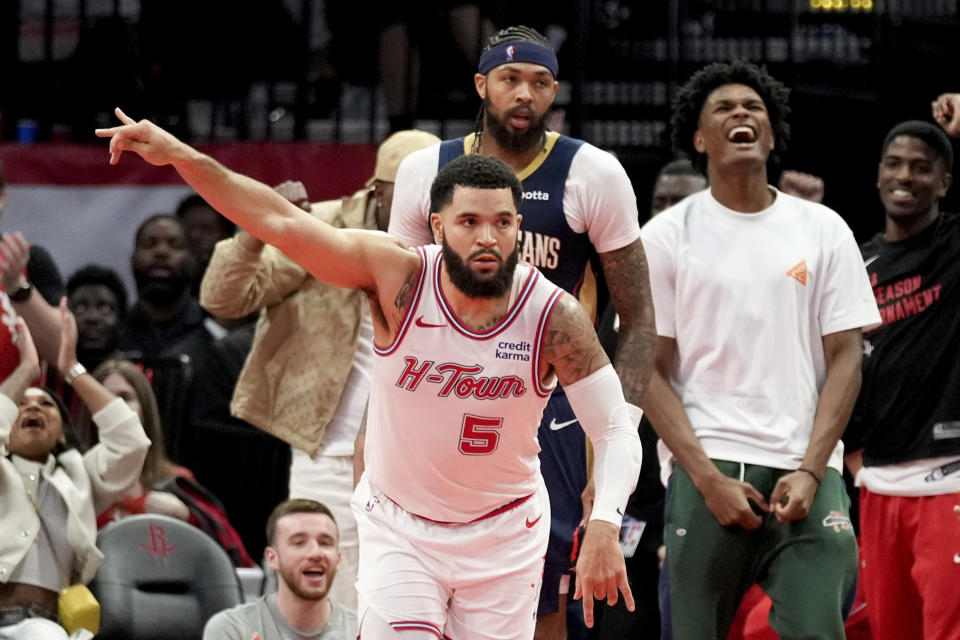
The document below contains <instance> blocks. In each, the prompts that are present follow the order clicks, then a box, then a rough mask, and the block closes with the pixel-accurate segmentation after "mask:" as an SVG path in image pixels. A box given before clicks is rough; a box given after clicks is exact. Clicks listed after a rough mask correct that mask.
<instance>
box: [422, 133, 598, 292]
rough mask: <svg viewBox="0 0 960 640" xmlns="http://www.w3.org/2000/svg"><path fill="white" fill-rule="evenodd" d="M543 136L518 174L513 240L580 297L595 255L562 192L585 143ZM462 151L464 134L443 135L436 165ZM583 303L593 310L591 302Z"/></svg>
mask: <svg viewBox="0 0 960 640" xmlns="http://www.w3.org/2000/svg"><path fill="white" fill-rule="evenodd" d="M547 140H548V143H547V145H546V146H545V147H544V149H543V152H542V154H541V156H539V157H538V158H537V159H536V160H534V161H533V163H531V165H530V168H528V169H527V170H526V171H524V174H525V175H524V174H521V175H520V176H518V177H519V178H520V184H521V185H522V186H523V202H521V203H520V215H522V216H523V220H522V221H521V222H520V236H519V237H518V239H517V241H518V242H519V243H520V258H521V259H522V260H526V261H527V262H529V263H530V264H532V265H533V266H535V267H536V268H537V269H539V270H540V272H541V273H543V275H545V276H547V278H548V279H549V280H550V281H551V282H553V284H555V285H557V286H558V287H560V288H562V289H564V290H565V291H567V292H568V293H570V294H572V295H573V296H575V297H580V294H581V288H582V287H583V284H584V281H585V276H586V272H587V267H588V265H590V264H591V263H593V264H596V262H595V261H596V256H597V254H596V251H595V250H594V248H593V244H591V242H590V238H589V236H588V235H587V234H586V233H577V232H575V231H574V230H573V229H571V228H570V225H569V224H568V223H567V218H566V216H565V215H564V212H563V195H564V189H565V187H566V182H567V176H568V175H569V173H570V164H571V162H572V161H573V156H574V155H576V153H577V151H578V150H579V149H580V146H581V145H583V144H584V143H583V140H576V139H574V138H568V137H567V136H548V138H547ZM463 153H464V138H456V139H454V140H445V141H444V142H443V143H442V144H441V145H440V163H439V166H438V167H437V169H438V170H439V169H441V168H443V167H444V166H445V165H446V164H447V163H448V162H450V161H451V160H453V159H454V158H457V157H459V156H462V155H463ZM538 162H539V164H538ZM531 169H532V170H531ZM591 289H592V287H591ZM591 295H593V294H592V292H591ZM585 302H588V308H589V309H591V310H592V309H593V305H594V301H593V300H589V301H585Z"/></svg>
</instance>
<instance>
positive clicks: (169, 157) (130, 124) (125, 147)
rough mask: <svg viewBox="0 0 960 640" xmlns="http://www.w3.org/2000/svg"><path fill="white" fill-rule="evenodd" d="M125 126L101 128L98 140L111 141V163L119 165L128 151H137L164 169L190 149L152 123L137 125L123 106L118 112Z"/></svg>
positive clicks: (146, 121)
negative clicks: (124, 153) (180, 154)
mask: <svg viewBox="0 0 960 640" xmlns="http://www.w3.org/2000/svg"><path fill="white" fill-rule="evenodd" d="M114 113H115V114H116V115H117V118H119V119H120V122H122V123H123V124H122V125H119V126H116V127H110V128H109V129H97V130H96V131H95V132H94V133H96V135H97V137H98V138H110V164H117V162H118V161H119V160H120V155H121V154H122V153H123V152H124V151H133V152H134V153H136V154H137V155H139V156H140V157H141V158H143V159H144V160H146V161H147V162H149V163H150V164H152V165H156V166H161V165H165V164H170V163H171V162H173V161H174V160H175V159H176V157H177V155H178V153H181V152H183V151H185V150H187V149H189V147H187V146H186V145H185V144H183V143H182V142H180V141H179V140H177V138H175V137H174V136H173V135H172V134H170V133H168V132H167V131H164V130H163V129H161V128H160V127H158V126H157V125H155V124H153V123H152V122H150V121H149V120H140V121H139V122H137V121H136V120H134V119H133V118H131V117H130V116H128V115H127V114H125V113H124V112H123V111H122V110H121V109H120V107H117V108H116V109H114Z"/></svg>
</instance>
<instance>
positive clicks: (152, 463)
mask: <svg viewBox="0 0 960 640" xmlns="http://www.w3.org/2000/svg"><path fill="white" fill-rule="evenodd" d="M93 377H94V378H96V379H97V380H98V381H99V382H100V383H101V384H102V385H103V386H104V387H105V388H106V389H107V390H108V391H110V392H111V393H113V394H114V395H116V396H117V397H118V398H122V399H123V400H124V402H126V403H127V405H128V406H129V407H130V408H131V409H133V410H134V411H135V412H136V413H137V415H138V416H139V417H140V422H141V423H142V424H143V428H144V431H145V432H146V434H147V436H148V437H149V438H150V443H151V444H150V448H149V449H148V450H147V457H146V459H145V460H144V463H143V470H142V471H141V473H140V482H139V483H138V484H137V485H136V486H135V487H132V488H131V491H130V492H129V493H128V494H127V495H125V496H124V498H123V499H122V500H118V501H117V502H115V503H114V504H113V505H111V506H110V508H108V509H106V510H105V511H103V512H102V513H100V514H99V515H98V516H97V524H98V526H101V527H102V526H104V525H106V524H107V523H109V522H112V521H114V520H119V519H121V518H123V517H125V516H127V515H131V514H136V513H159V514H162V515H167V516H170V517H173V518H177V519H179V520H184V521H186V522H189V523H190V524H192V525H194V526H196V527H199V528H200V529H202V530H204V531H205V532H206V533H207V534H209V535H210V536H211V537H212V538H213V539H214V540H216V541H217V542H219V543H220V544H221V546H223V547H224V549H225V550H226V551H227V553H229V554H230V557H231V559H232V560H233V561H234V564H236V565H237V566H241V567H250V566H253V564H254V562H253V560H251V558H250V556H249V554H247V551H246V549H245V548H244V546H243V543H242V542H241V541H240V536H239V535H238V534H237V533H236V531H235V530H234V529H233V527H232V526H231V524H230V522H229V520H228V518H227V513H226V510H225V509H224V508H223V505H222V504H220V501H219V500H218V499H217V498H216V497H215V496H213V495H212V494H211V493H210V492H209V491H207V490H206V489H205V488H204V487H203V486H201V485H200V484H198V483H197V481H196V479H195V478H194V476H193V473H192V472H191V471H190V470H189V469H186V468H184V467H181V466H179V465H175V464H174V463H172V462H171V461H170V459H169V458H167V454H166V447H165V445H164V437H163V428H162V424H161V420H160V411H159V409H158V408H157V399H156V396H155V395H154V393H153V389H152V388H151V386H150V382H149V381H148V380H147V377H146V375H144V374H143V372H142V371H140V369H138V368H137V366H136V365H135V364H133V363H132V362H130V361H129V360H116V359H112V360H106V361H104V362H103V363H102V364H101V365H100V366H99V367H97V369H96V370H95V371H94V372H93Z"/></svg>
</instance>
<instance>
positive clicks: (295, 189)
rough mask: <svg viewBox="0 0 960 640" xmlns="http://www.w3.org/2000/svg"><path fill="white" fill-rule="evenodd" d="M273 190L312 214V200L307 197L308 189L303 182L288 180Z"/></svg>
mask: <svg viewBox="0 0 960 640" xmlns="http://www.w3.org/2000/svg"><path fill="white" fill-rule="evenodd" d="M273 189H274V191H276V192H277V193H279V194H280V195H282V196H283V197H284V198H286V199H287V200H289V201H290V202H292V203H293V204H295V205H297V206H298V207H300V208H301V209H303V210H304V211H306V212H307V213H309V212H310V198H309V196H307V188H306V187H305V186H304V184H303V183H302V182H300V181H298V180H287V181H285V182H281V183H280V184H278V185H277V186H275V187H274V188H273Z"/></svg>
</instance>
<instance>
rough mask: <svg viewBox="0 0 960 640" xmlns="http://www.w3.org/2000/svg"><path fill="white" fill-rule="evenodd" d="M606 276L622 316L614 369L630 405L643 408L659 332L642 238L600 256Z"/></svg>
mask: <svg viewBox="0 0 960 640" xmlns="http://www.w3.org/2000/svg"><path fill="white" fill-rule="evenodd" d="M600 264H601V265H602V266H603V275H604V277H605V278H606V280H607V286H608V287H609V289H610V297H611V298H613V306H614V307H615V308H616V310H617V313H618V314H619V315H620V337H619V340H618V342H617V353H616V356H614V368H615V369H616V370H617V373H619V374H620V381H621V382H622V383H623V393H624V395H625V396H626V398H627V402H629V403H631V404H634V405H637V406H642V401H643V396H644V394H645V393H646V390H647V385H648V384H649V382H650V372H651V370H652V369H653V353H654V348H655V345H656V338H657V330H656V327H655V325H654V321H653V317H654V316H653V298H652V297H651V294H650V276H649V274H648V272H647V257H646V255H645V254H644V252H643V244H642V243H641V241H640V239H639V238H638V239H637V240H634V241H633V242H631V243H630V244H628V245H627V246H625V247H622V248H620V249H616V250H614V251H608V252H606V253H601V254H600Z"/></svg>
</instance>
